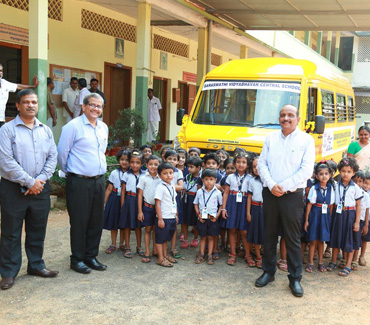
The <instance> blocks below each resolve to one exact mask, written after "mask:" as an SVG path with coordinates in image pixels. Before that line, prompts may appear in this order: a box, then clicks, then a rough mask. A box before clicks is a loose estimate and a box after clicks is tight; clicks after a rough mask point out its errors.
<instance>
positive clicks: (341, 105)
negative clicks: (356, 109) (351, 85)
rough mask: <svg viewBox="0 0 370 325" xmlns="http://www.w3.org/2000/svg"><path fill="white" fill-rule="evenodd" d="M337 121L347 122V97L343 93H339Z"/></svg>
mask: <svg viewBox="0 0 370 325" xmlns="http://www.w3.org/2000/svg"><path fill="white" fill-rule="evenodd" d="M337 121H338V122H347V106H346V97H345V96H344V95H341V94H337Z"/></svg>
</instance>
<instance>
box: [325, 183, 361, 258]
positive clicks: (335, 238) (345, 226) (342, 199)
mask: <svg viewBox="0 0 370 325" xmlns="http://www.w3.org/2000/svg"><path fill="white" fill-rule="evenodd" d="M360 199H362V191H361V189H360V188H359V187H358V186H357V185H356V184H355V183H354V182H353V181H352V180H351V181H350V182H349V183H348V185H347V186H346V187H345V186H344V185H343V183H342V181H339V182H338V185H337V188H336V190H335V205H336V206H337V207H338V206H339V205H341V206H342V211H341V212H339V210H338V208H336V210H335V212H334V213H333V214H334V215H333V219H332V229H331V238H330V247H331V248H337V249H341V250H342V251H343V252H344V253H350V252H352V251H353V224H354V223H355V220H356V201H357V200H360Z"/></svg>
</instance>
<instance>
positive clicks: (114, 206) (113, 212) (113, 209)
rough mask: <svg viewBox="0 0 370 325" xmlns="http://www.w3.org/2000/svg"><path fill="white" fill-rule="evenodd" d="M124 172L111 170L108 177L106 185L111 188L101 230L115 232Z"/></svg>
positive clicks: (119, 212) (119, 210)
mask: <svg viewBox="0 0 370 325" xmlns="http://www.w3.org/2000/svg"><path fill="white" fill-rule="evenodd" d="M123 175H124V172H123V171H122V169H121V168H120V167H119V168H117V169H115V170H113V171H112V172H111V174H110V176H109V179H108V183H109V184H111V185H112V186H113V190H112V193H111V194H110V195H109V198H108V201H107V204H106V205H105V209H104V225H103V229H106V230H117V229H118V223H119V218H120V214H121V186H122V180H123Z"/></svg>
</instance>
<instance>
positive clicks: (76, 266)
mask: <svg viewBox="0 0 370 325" xmlns="http://www.w3.org/2000/svg"><path fill="white" fill-rule="evenodd" d="M71 269H72V270H74V271H76V272H78V273H82V274H89V273H90V272H91V269H90V268H89V267H88V266H87V265H86V264H85V263H84V262H82V261H80V262H71Z"/></svg>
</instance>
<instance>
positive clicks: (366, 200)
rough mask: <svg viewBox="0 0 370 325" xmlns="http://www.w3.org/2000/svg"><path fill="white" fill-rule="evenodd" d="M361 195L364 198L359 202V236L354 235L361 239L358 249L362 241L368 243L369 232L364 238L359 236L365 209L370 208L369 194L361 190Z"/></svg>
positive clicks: (363, 221)
mask: <svg viewBox="0 0 370 325" xmlns="http://www.w3.org/2000/svg"><path fill="white" fill-rule="evenodd" d="M362 193H363V195H364V197H363V198H362V200H361V218H360V230H359V231H358V233H359V234H357V233H356V235H357V236H360V237H361V238H360V239H359V241H360V242H361V243H360V247H362V242H363V241H366V242H368V241H370V235H369V232H368V233H367V234H366V235H365V236H362V235H361V233H362V228H364V226H365V215H366V209H369V208H370V196H369V194H368V193H367V192H365V191H364V190H362ZM357 240H358V239H357Z"/></svg>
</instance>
